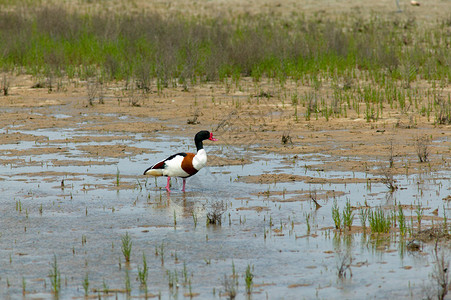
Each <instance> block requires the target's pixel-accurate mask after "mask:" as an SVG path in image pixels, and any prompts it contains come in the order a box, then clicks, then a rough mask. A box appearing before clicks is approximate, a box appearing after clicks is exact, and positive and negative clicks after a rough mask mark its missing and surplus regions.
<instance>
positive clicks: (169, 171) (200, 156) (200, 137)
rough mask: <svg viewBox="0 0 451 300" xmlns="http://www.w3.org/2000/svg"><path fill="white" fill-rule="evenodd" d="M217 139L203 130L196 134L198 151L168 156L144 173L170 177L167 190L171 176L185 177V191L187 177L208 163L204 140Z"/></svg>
mask: <svg viewBox="0 0 451 300" xmlns="http://www.w3.org/2000/svg"><path fill="white" fill-rule="evenodd" d="M205 140H210V141H217V139H215V138H214V137H213V133H212V132H209V131H208V130H201V131H199V132H198V133H196V135H195V136H194V143H195V145H196V148H197V153H196V154H194V153H184V152H182V153H177V154H174V155H171V156H169V157H168V158H166V159H164V160H162V161H159V162H157V163H155V164H154V165H153V166H151V167H150V168H147V169H146V170H145V171H144V175H151V176H154V177H160V176H166V177H167V178H168V181H167V184H166V191H168V193H170V192H171V190H170V182H171V177H180V178H182V179H183V188H182V191H183V192H185V185H186V178H188V177H191V176H193V175H195V174H196V173H197V172H199V170H200V169H202V168H203V167H205V166H206V165H207V152H206V151H205V149H204V145H203V141H205Z"/></svg>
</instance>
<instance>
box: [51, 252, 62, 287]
mask: <svg viewBox="0 0 451 300" xmlns="http://www.w3.org/2000/svg"><path fill="white" fill-rule="evenodd" d="M49 277H50V285H51V288H52V292H53V293H54V294H55V295H58V294H59V291H60V289H61V274H60V271H59V269H58V262H57V260H56V255H55V254H54V255H53V263H52V265H51V269H50V273H49Z"/></svg>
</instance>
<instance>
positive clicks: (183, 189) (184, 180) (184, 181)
mask: <svg viewBox="0 0 451 300" xmlns="http://www.w3.org/2000/svg"><path fill="white" fill-rule="evenodd" d="M185 184H186V179H185V178H183V188H182V191H183V192H185Z"/></svg>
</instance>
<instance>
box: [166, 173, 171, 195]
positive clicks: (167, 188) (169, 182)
mask: <svg viewBox="0 0 451 300" xmlns="http://www.w3.org/2000/svg"><path fill="white" fill-rule="evenodd" d="M170 184H171V177H169V176H168V184H166V191H168V193H170V192H171V190H170V189H169V186H170Z"/></svg>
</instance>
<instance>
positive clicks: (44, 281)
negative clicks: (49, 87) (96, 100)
mask: <svg viewBox="0 0 451 300" xmlns="http://www.w3.org/2000/svg"><path fill="white" fill-rule="evenodd" d="M64 117H65V116H61V118H64ZM0 134H2V135H3V137H4V138H3V139H2V141H3V142H2V144H1V145H0V149H1V155H0V162H2V170H3V171H2V175H1V176H0V190H1V194H2V197H1V200H0V201H1V203H0V207H1V229H0V253H1V255H0V285H1V288H0V297H1V298H8V297H9V298H11V299H19V298H22V294H23V293H25V295H26V297H27V298H31V299H33V298H52V293H51V285H52V284H51V279H50V278H49V276H48V275H49V274H50V272H51V269H52V263H53V262H54V258H56V259H57V263H58V271H59V272H60V274H61V288H60V290H61V291H60V296H61V298H64V299H66V298H73V297H75V298H82V297H83V295H84V289H83V281H84V279H85V278H86V274H88V278H89V289H88V290H89V295H92V296H96V295H100V296H101V297H102V298H109V297H112V298H116V297H117V298H120V299H121V298H126V293H125V291H126V289H127V287H128V281H129V283H130V287H131V295H132V296H140V297H144V295H145V292H144V288H143V287H142V286H140V283H139V281H138V280H137V278H138V270H140V269H142V266H143V261H142V257H143V254H144V255H145V257H146V260H147V264H148V268H149V269H148V270H149V274H148V281H147V282H148V295H149V296H155V297H157V296H161V298H163V299H168V298H171V297H173V298H176V299H177V298H179V299H183V298H190V297H195V298H196V299H215V298H220V297H226V296H228V295H230V293H233V292H236V294H237V297H238V299H243V298H246V297H247V294H246V284H245V272H246V268H247V267H248V266H251V272H252V274H253V276H254V277H253V288H252V294H251V296H250V297H251V298H254V299H264V298H268V299H282V298H283V299H300V298H306V299H312V298H323V299H324V298H326V299H331V298H347V299H362V298H387V297H396V298H416V297H417V296H418V295H423V294H425V293H426V292H427V291H428V290H430V289H433V288H435V286H434V283H433V282H432V281H431V276H430V274H431V273H432V272H433V267H434V255H433V246H432V245H428V244H421V245H420V251H408V250H407V247H406V245H407V243H406V241H405V240H403V239H401V238H400V237H399V234H397V233H391V234H388V235H381V236H379V237H375V236H371V235H370V234H366V233H365V232H364V231H363V230H356V233H352V234H345V233H341V234H340V233H339V232H336V231H335V230H334V220H333V218H332V207H333V203H334V201H336V202H337V204H338V206H339V207H340V211H341V210H342V208H343V207H344V205H345V203H346V201H348V200H349V202H350V204H351V205H352V206H353V207H361V206H363V205H366V206H369V207H379V206H381V207H383V208H384V209H386V211H387V213H391V212H392V211H393V207H395V206H396V205H397V204H403V205H404V207H405V210H404V213H405V215H406V218H407V220H408V223H410V222H412V224H414V222H416V220H417V219H416V218H417V215H416V212H415V211H416V210H417V209H418V204H419V203H421V209H423V213H424V217H423V220H422V223H421V224H422V226H423V228H427V227H428V226H430V225H431V224H432V223H436V224H439V223H443V218H442V217H443V216H444V210H445V211H446V213H447V214H448V215H449V203H450V201H449V200H443V199H446V197H448V195H449V193H450V189H451V185H450V174H446V173H445V174H444V173H440V172H435V173H431V172H426V171H425V172H424V173H421V174H412V175H407V176H406V175H403V176H396V180H397V185H398V187H399V188H398V189H397V190H396V191H395V192H393V193H392V194H390V193H387V187H386V186H385V185H384V184H383V183H382V182H381V180H380V178H379V177H377V176H374V175H371V174H367V173H363V172H346V171H324V170H321V169H318V168H317V166H318V165H321V164H322V163H324V164H330V163H333V162H334V158H333V157H329V156H318V155H297V156H293V155H276V154H267V153H265V152H261V151H258V150H257V148H252V147H249V148H247V147H246V148H244V147H243V148H239V147H235V146H230V147H228V146H224V145H218V144H214V143H205V145H204V146H205V149H206V150H207V153H209V154H210V160H209V167H206V168H204V169H202V170H201V171H200V172H199V173H198V174H197V175H196V176H194V177H192V178H190V179H188V180H187V192H186V193H185V194H184V193H182V192H181V184H182V182H181V180H178V181H177V180H176V179H173V180H172V191H173V192H172V193H171V194H167V193H166V191H165V190H164V186H165V179H163V178H159V179H158V180H154V178H147V177H144V176H141V174H142V172H143V170H145V169H146V168H147V167H148V166H149V165H151V164H152V163H153V162H156V161H159V160H161V159H163V158H165V157H167V156H168V154H172V153H177V152H180V151H186V150H188V151H194V150H195V148H194V147H193V145H192V141H191V138H189V139H187V138H174V137H171V138H170V139H169V140H165V139H164V137H163V136H147V135H143V134H135V133H133V134H124V133H120V134H116V133H115V134H107V133H102V134H96V133H93V132H85V131H79V130H76V129H74V130H60V131H55V130H51V129H46V130H36V131H29V130H20V128H10V129H9V131H8V132H6V131H3V132H1V133H0ZM7 136H8V138H7ZM311 166H315V168H312V167H311ZM312 197H315V198H316V200H317V202H318V204H319V205H321V207H320V208H318V209H316V206H315V204H314V203H313V202H312V201H311V198H312ZM218 203H222V204H223V205H218ZM409 207H410V208H411V209H409ZM436 209H438V211H436ZM211 213H217V214H221V213H222V217H221V218H220V219H221V221H222V225H207V224H206V223H207V216H210V217H211ZM353 225H354V226H356V227H361V226H360V225H361V224H360V220H359V211H358V210H354V221H353ZM415 226H416V223H415ZM126 233H128V234H129V235H130V237H131V240H132V243H133V244H132V252H131V262H130V263H129V264H128V263H126V262H125V259H124V256H123V254H122V251H121V238H122V237H123V236H124V235H125V234H126ZM443 250H444V251H445V254H446V255H447V256H448V257H449V248H446V247H444V249H443ZM342 265H346V267H347V268H346V269H345V272H344V278H342V279H340V278H339V276H338V273H339V269H340V266H342ZM127 278H128V279H127ZM24 290H25V292H24ZM106 292H107V293H106Z"/></svg>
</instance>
